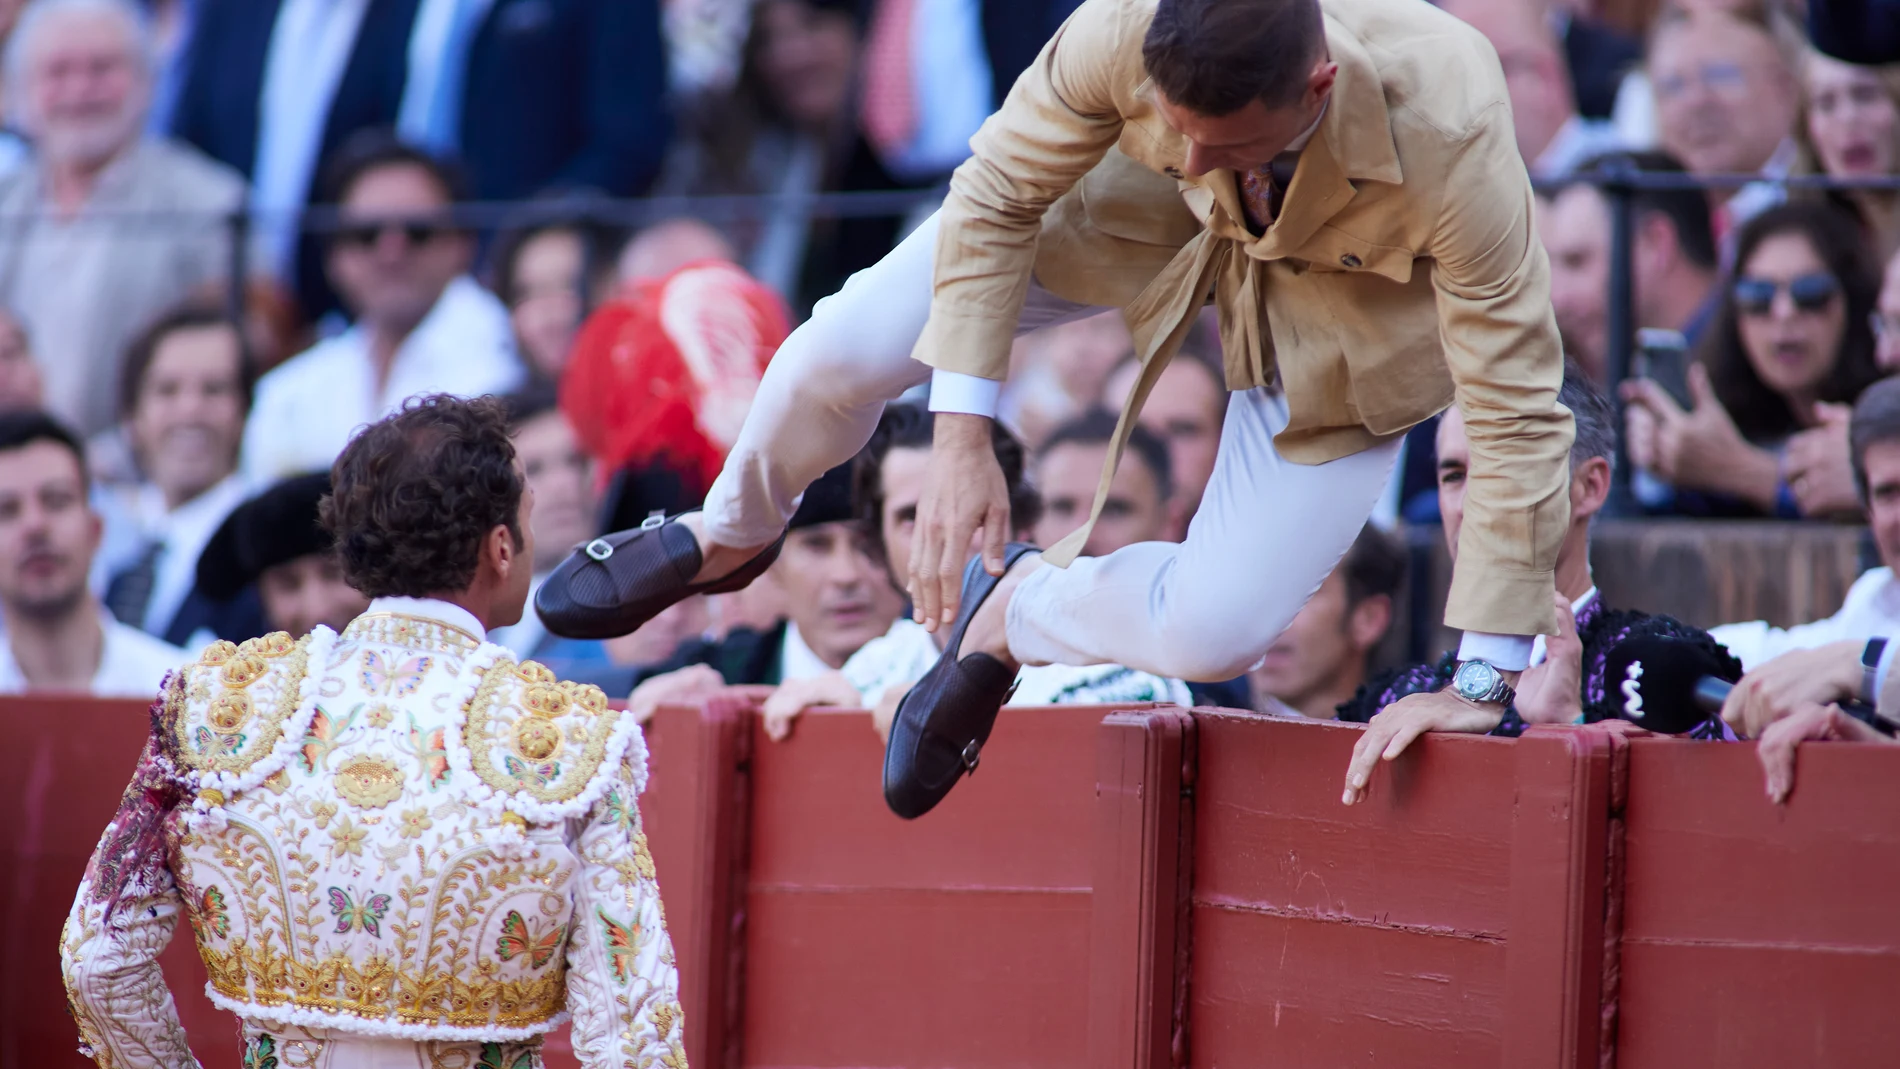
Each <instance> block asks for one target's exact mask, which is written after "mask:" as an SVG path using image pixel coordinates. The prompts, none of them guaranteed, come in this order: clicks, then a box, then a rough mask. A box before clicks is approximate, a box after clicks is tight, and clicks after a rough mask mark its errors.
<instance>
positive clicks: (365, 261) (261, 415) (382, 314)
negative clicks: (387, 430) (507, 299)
mask: <svg viewBox="0 0 1900 1069" xmlns="http://www.w3.org/2000/svg"><path fill="white" fill-rule="evenodd" d="M328 185H329V186H330V188H332V189H334V190H335V191H336V192H335V197H334V199H335V201H336V202H337V204H338V205H339V206H340V211H341V216H340V219H339V223H340V229H339V230H338V231H337V232H336V233H335V234H334V235H332V236H331V238H330V252H329V264H330V275H331V277H332V278H333V279H334V280H335V282H336V285H337V289H338V291H340V292H341V293H342V294H343V299H344V302H345V303H346V304H347V305H348V306H349V308H350V310H351V311H352V312H354V313H355V315H356V324H355V325H354V326H352V327H351V328H350V329H349V330H347V331H345V332H344V333H342V334H340V335H338V336H336V337H334V338H330V339H328V340H327V341H322V342H319V343H317V344H316V345H315V346H314V347H312V348H310V349H308V350H306V351H304V352H303V353H300V354H298V355H297V356H294V357H292V358H291V359H290V360H288V361H286V362H285V363H284V365H283V366H282V367H279V368H278V369H277V370H275V371H272V372H271V373H270V374H268V375H265V376H264V377H263V379H261V380H260V381H259V382H258V384H257V404H256V407H255V408H254V409H253V410H252V413H251V421H250V424H249V426H247V427H246V428H245V432H244V472H245V475H246V477H247V478H249V479H250V480H251V482H252V483H253V484H254V485H255V484H258V483H263V482H268V481H271V480H275V479H281V478H284V477H286V476H289V475H294V474H298V473H300V472H306V471H317V470H321V469H323V468H327V467H328V466H329V465H330V463H331V462H332V461H333V460H335V459H336V456H337V454H338V453H340V452H342V451H343V447H344V445H346V444H347V443H348V442H349V440H350V438H351V436H352V435H354V434H355V433H356V430H357V428H359V427H361V426H363V425H364V424H366V423H370V422H373V421H375V420H377V419H380V418H382V417H383V416H385V415H388V414H389V413H391V412H394V411H396V410H397V409H398V408H400V407H401V405H402V402H403V401H404V399H406V398H409V397H412V396H415V395H417V394H427V393H451V394H456V395H459V396H466V397H473V396H477V395H480V394H485V393H499V392H502V391H505V390H508V389H510V388H512V387H513V386H514V385H515V384H516V383H518V382H519V381H520V380H521V376H522V370H521V364H520V362H519V361H517V360H516V358H515V354H514V345H513V341H512V338H511V334H510V327H509V322H508V310H507V309H506V308H504V307H502V304H501V302H500V301H498V300H496V299H495V298H494V296H493V295H492V294H490V293H489V292H488V291H487V290H485V289H482V288H481V286H479V285H477V284H476V283H475V280H474V279H471V278H469V277H468V275H467V271H468V269H469V264H470V261H471V258H472V257H473V254H474V243H473V241H472V239H471V238H470V237H469V236H468V235H467V234H465V233H463V232H462V231H460V230H457V229H455V228H454V226H453V225H452V224H451V223H450V222H449V221H448V219H447V218H446V210H447V208H448V206H449V205H450V204H451V203H453V202H455V201H456V200H459V199H461V192H462V189H461V183H460V179H459V178H458V177H457V176H456V174H455V173H454V172H453V171H451V170H450V169H449V168H448V167H446V166H444V165H443V164H441V163H439V162H437V161H436V160H435V159H434V158H432V157H430V156H429V155H427V154H426V153H423V152H421V151H418V150H416V149H413V148H410V147H408V146H406V145H403V144H402V143H400V142H398V141H395V140H393V139H390V138H388V137H386V136H384V135H380V134H375V133H371V134H369V135H367V136H366V137H365V138H363V139H361V140H359V141H355V142H352V144H351V145H350V146H348V148H347V150H346V151H345V152H344V154H343V155H341V156H340V157H338V159H337V160H336V166H335V169H334V171H333V173H332V175H331V176H330V181H329V183H328Z"/></svg>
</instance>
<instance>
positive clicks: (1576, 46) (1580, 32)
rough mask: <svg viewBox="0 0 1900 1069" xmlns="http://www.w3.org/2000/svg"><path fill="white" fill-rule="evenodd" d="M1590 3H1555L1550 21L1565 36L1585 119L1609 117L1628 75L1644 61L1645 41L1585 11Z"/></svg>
mask: <svg viewBox="0 0 1900 1069" xmlns="http://www.w3.org/2000/svg"><path fill="white" fill-rule="evenodd" d="M1588 7H1589V5H1584V4H1572V3H1554V4H1551V5H1550V20H1551V21H1552V22H1553V23H1555V24H1556V26H1557V33H1558V35H1559V36H1560V37H1562V38H1563V44H1564V61H1565V62H1564V65H1565V66H1566V67H1567V68H1569V70H1570V84H1571V86H1572V95H1573V96H1574V97H1575V99H1576V101H1577V110H1578V111H1580V112H1582V113H1583V115H1584V117H1585V118H1590V119H1608V118H1609V117H1610V115H1611V113H1612V111H1614V110H1615V108H1616V103H1617V100H1616V94H1617V89H1618V87H1619V86H1620V85H1621V84H1622V82H1623V78H1624V76H1625V75H1627V74H1629V73H1630V71H1631V69H1632V68H1635V67H1638V66H1640V65H1641V64H1642V62H1643V42H1642V41H1640V40H1638V39H1636V38H1634V37H1629V36H1627V35H1625V34H1624V33H1622V32H1621V31H1619V30H1617V29H1616V28H1614V27H1612V26H1610V25H1609V24H1608V23H1606V22H1603V21H1601V20H1599V19H1597V18H1593V17H1590V16H1589V15H1588V14H1586V13H1585V10H1583V9H1586V8H1588Z"/></svg>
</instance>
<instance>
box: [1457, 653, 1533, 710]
mask: <svg viewBox="0 0 1900 1069" xmlns="http://www.w3.org/2000/svg"><path fill="white" fill-rule="evenodd" d="M1451 690H1452V693H1454V694H1456V695H1458V696H1459V697H1460V698H1463V699H1464V700H1466V701H1468V702H1497V703H1498V704H1500V705H1509V704H1511V699H1513V698H1515V697H1517V691H1515V690H1513V689H1511V685H1510V684H1509V683H1506V682H1505V681H1504V673H1503V672H1500V671H1498V670H1497V668H1496V667H1494V666H1493V665H1492V664H1491V662H1489V661H1482V660H1475V659H1474V660H1469V661H1460V662H1458V671H1457V672H1456V673H1455V674H1454V675H1453V676H1452V677H1451Z"/></svg>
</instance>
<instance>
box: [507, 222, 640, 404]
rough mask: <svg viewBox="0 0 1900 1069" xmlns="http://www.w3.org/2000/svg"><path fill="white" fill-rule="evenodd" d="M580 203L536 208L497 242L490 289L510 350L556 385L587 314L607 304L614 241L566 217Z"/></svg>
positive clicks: (582, 223)
mask: <svg viewBox="0 0 1900 1069" xmlns="http://www.w3.org/2000/svg"><path fill="white" fill-rule="evenodd" d="M582 206H583V205H582V203H581V202H575V203H574V204H572V205H571V206H570V205H566V204H564V203H563V202H558V201H556V202H550V203H548V204H546V205H541V204H536V205H534V206H532V207H531V208H530V209H529V210H530V211H532V212H533V213H534V214H533V215H532V216H531V218H532V220H533V221H531V222H525V223H523V224H522V225H520V226H517V227H515V228H514V229H512V230H508V231H504V232H503V234H502V236H501V238H500V239H499V240H498V241H497V242H496V244H495V251H494V267H493V270H494V279H495V284H494V287H493V288H494V291H495V295H496V296H498V297H500V298H501V301H502V303H503V304H505V305H507V306H508V315H509V318H510V319H511V320H512V321H513V323H514V330H515V345H516V347H517V348H518V349H519V350H520V353H521V358H522V360H523V361H524V362H526V364H527V365H528V370H529V371H530V372H531V373H532V374H534V375H537V376H539V377H541V378H543V379H546V380H547V381H549V382H559V381H560V378H561V369H562V368H564V367H566V366H567V357H568V353H569V351H570V350H571V349H572V348H573V346H574V336H575V334H577V333H579V331H580V329H581V317H582V316H583V315H585V314H586V311H587V309H589V308H591V307H593V306H594V305H597V304H599V303H600V302H601V301H603V300H606V298H607V294H608V291H609V290H610V288H611V286H612V280H613V259H612V252H613V245H614V239H613V235H612V234H611V233H609V232H608V231H607V230H605V229H604V228H602V227H599V226H595V225H592V224H590V223H587V222H584V221H579V220H578V219H576V218H570V217H569V215H570V214H571V212H578V211H579V210H580V208H581V207H582Z"/></svg>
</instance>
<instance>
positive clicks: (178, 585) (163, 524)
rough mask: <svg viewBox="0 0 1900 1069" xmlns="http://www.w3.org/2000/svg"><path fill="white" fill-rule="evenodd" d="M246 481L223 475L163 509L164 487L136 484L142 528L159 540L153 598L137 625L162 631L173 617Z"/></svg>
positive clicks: (239, 500) (244, 493)
mask: <svg viewBox="0 0 1900 1069" xmlns="http://www.w3.org/2000/svg"><path fill="white" fill-rule="evenodd" d="M248 491H249V487H247V486H246V485H245V482H244V480H243V479H242V478H240V477H238V475H237V474H236V473H233V474H231V475H227V476H225V477H224V479H223V480H221V481H220V482H218V483H216V484H215V485H213V486H212V487H211V488H210V489H208V490H206V491H205V492H204V493H202V494H199V495H198V496H197V497H194V498H192V499H191V500H190V501H187V502H185V503H184V504H182V505H180V506H178V507H177V508H175V509H172V510H171V511H169V512H167V511H166V510H165V498H164V493H163V491H161V490H159V488H158V487H156V486H153V485H152V484H150V483H147V484H145V485H143V486H141V487H139V489H138V499H137V502H136V504H135V506H134V507H135V509H136V510H137V517H138V522H139V526H140V533H141V534H142V535H143V536H144V538H145V539H147V540H150V541H156V542H160V543H163V546H164V548H163V549H161V550H159V554H158V563H157V565H156V572H155V573H154V575H153V578H152V594H151V598H150V599H149V600H148V601H147V602H146V603H145V618H144V619H143V620H140V621H139V627H140V628H141V629H143V630H145V631H146V632H149V633H150V634H154V635H163V634H164V633H165V632H166V630H167V629H169V628H170V627H171V622H172V617H174V616H176V615H178V609H179V607H180V606H182V605H183V604H184V603H185V598H186V596H187V595H189V594H190V593H191V589H192V587H194V586H196V585H197V583H198V557H199V555H200V554H202V553H203V552H204V548H205V543H207V542H209V541H211V536H212V535H214V534H216V533H217V531H218V527H219V526H220V525H222V524H223V523H224V521H225V518H226V517H228V516H230V515H231V512H232V511H233V510H234V509H236V508H237V507H238V506H239V505H242V504H243V503H244V499H245V498H246V497H247V496H248Z"/></svg>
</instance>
